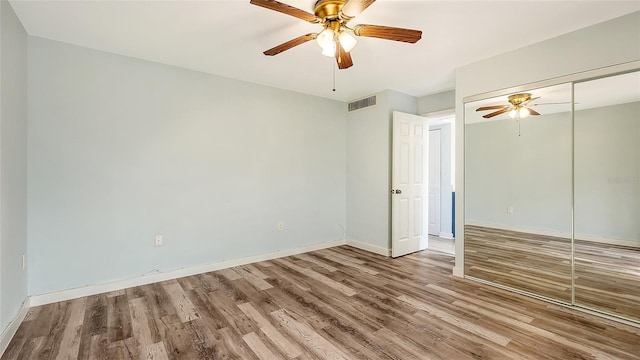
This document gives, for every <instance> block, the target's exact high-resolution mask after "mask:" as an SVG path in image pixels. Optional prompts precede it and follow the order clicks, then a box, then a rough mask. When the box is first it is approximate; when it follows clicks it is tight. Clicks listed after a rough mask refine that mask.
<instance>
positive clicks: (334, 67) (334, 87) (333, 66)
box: [331, 63, 336, 92]
mask: <svg viewBox="0 0 640 360" xmlns="http://www.w3.org/2000/svg"><path fill="white" fill-rule="evenodd" d="M331 67H332V69H333V91H334V92H335V91H336V66H335V65H334V64H333V63H332V66H331Z"/></svg>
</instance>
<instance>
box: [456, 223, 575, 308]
mask: <svg viewBox="0 0 640 360" xmlns="http://www.w3.org/2000/svg"><path fill="white" fill-rule="evenodd" d="M464 239H465V241H464V262H465V264H464V266H465V272H464V273H465V275H469V276H473V277H476V278H479V279H483V280H487V281H491V282H494V283H496V284H500V285H505V286H509V287H512V288H514V289H519V290H523V291H528V292H531V293H535V294H538V295H541V296H545V297H547V298H551V299H556V300H560V301H563V302H566V303H570V302H571V239H565V238H559V237H552V236H543V235H533V234H527V233H522V232H516V231H508V230H501V229H492V228H488V227H481V226H471V225H465V227H464Z"/></svg>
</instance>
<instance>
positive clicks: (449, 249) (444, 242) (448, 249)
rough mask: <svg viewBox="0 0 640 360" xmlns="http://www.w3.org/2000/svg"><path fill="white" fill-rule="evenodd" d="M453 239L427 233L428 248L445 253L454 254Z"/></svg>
mask: <svg viewBox="0 0 640 360" xmlns="http://www.w3.org/2000/svg"><path fill="white" fill-rule="evenodd" d="M455 244H456V243H455V240H454V239H445V238H441V237H438V236H433V235H429V250H434V251H440V252H442V253H445V254H447V255H455V254H456V246H455Z"/></svg>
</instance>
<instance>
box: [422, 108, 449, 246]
mask: <svg viewBox="0 0 640 360" xmlns="http://www.w3.org/2000/svg"><path fill="white" fill-rule="evenodd" d="M424 116H425V117H426V118H427V119H428V120H429V170H428V171H429V224H428V227H429V230H428V232H429V249H430V250H435V251H440V252H444V253H447V254H451V255H454V254H455V230H454V226H455V224H454V203H455V137H454V133H455V131H454V130H455V129H454V126H455V121H454V120H455V110H454V109H450V110H445V111H440V112H437V113H430V114H425V115H424Z"/></svg>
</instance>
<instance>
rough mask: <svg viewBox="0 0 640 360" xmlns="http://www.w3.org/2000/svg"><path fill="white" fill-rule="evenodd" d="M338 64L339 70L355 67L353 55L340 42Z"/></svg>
mask: <svg viewBox="0 0 640 360" xmlns="http://www.w3.org/2000/svg"><path fill="white" fill-rule="evenodd" d="M336 45H337V46H336V62H338V69H340V70H342V69H347V68H350V67H351V66H353V60H351V54H349V53H348V52H346V51H345V50H344V48H343V47H342V44H340V42H337V44H336Z"/></svg>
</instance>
